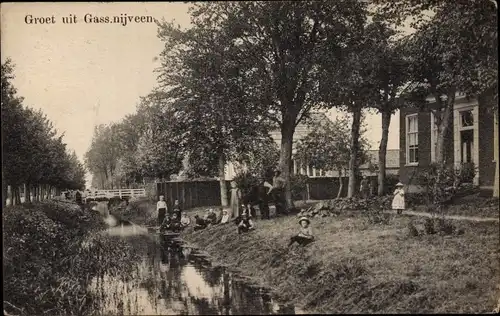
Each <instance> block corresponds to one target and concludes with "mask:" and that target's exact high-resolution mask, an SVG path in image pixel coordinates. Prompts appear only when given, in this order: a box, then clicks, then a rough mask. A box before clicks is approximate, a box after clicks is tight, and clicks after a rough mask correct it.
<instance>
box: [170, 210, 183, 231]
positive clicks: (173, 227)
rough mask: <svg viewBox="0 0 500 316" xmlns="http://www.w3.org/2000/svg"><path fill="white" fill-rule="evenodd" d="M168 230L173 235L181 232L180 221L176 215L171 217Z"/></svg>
mask: <svg viewBox="0 0 500 316" xmlns="http://www.w3.org/2000/svg"><path fill="white" fill-rule="evenodd" d="M170 229H171V230H172V231H173V232H175V233H178V232H179V231H180V230H181V219H180V218H179V217H178V216H177V213H174V214H173V215H172V222H171V224H170Z"/></svg>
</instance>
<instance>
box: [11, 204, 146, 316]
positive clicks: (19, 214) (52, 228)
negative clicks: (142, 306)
mask: <svg viewBox="0 0 500 316" xmlns="http://www.w3.org/2000/svg"><path fill="white" fill-rule="evenodd" d="M2 218H3V232H4V270H3V272H4V298H3V299H4V310H5V311H6V312H7V313H9V314H11V315H92V314H94V313H95V312H96V307H97V305H98V304H99V303H98V299H97V297H93V296H92V295H91V294H90V293H89V291H88V286H89V284H90V282H91V280H92V278H93V277H96V276H102V275H103V274H104V273H105V272H106V273H109V274H111V275H113V274H117V275H118V274H120V275H124V274H127V272H129V271H131V270H130V269H132V262H133V261H134V259H136V255H135V254H134V252H132V251H130V247H129V246H128V245H127V244H126V243H125V242H124V241H122V240H120V239H118V238H116V237H112V236H107V235H105V234H102V233H101V231H102V230H103V229H104V228H105V224H104V222H103V221H102V219H101V218H100V216H99V215H98V214H97V213H96V212H93V211H90V210H82V209H81V208H80V207H78V206H77V205H75V204H72V203H67V202H56V201H46V202H41V203H37V204H31V205H30V204H26V205H21V206H13V207H7V208H5V209H4V210H3V214H2Z"/></svg>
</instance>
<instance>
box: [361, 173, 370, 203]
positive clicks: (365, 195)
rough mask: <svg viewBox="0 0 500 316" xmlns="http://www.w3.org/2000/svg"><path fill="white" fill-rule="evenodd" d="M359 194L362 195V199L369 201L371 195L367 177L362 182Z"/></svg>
mask: <svg viewBox="0 0 500 316" xmlns="http://www.w3.org/2000/svg"><path fill="white" fill-rule="evenodd" d="M359 193H360V194H361V198H362V199H367V198H368V196H369V194H370V183H369V182H368V179H367V178H366V176H363V179H362V180H361V184H360V186H359Z"/></svg>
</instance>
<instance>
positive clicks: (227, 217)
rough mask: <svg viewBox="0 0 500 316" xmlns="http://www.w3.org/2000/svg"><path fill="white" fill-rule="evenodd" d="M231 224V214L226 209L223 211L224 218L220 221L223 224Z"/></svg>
mask: <svg viewBox="0 0 500 316" xmlns="http://www.w3.org/2000/svg"><path fill="white" fill-rule="evenodd" d="M228 222H229V212H228V211H227V210H226V209H223V210H222V217H221V219H220V223H221V224H227V223H228Z"/></svg>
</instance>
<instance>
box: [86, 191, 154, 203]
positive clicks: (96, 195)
mask: <svg viewBox="0 0 500 316" xmlns="http://www.w3.org/2000/svg"><path fill="white" fill-rule="evenodd" d="M145 196H146V189H115V190H97V191H93V192H90V193H88V194H87V195H86V196H85V199H86V200H95V199H111V198H117V197H118V198H120V199H122V198H131V197H145Z"/></svg>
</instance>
